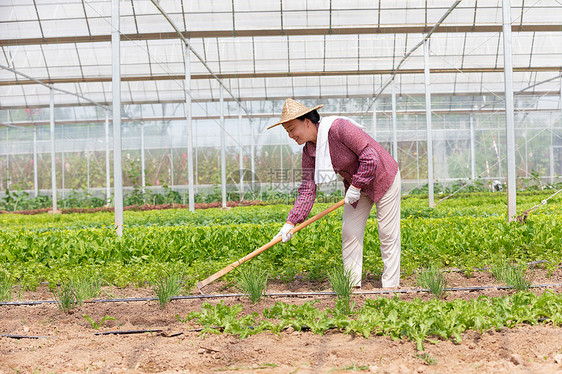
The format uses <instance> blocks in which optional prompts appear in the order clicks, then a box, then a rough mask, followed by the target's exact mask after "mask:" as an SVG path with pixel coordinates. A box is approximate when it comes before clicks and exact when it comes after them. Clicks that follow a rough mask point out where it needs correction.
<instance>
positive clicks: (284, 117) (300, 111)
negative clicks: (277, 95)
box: [267, 98, 324, 130]
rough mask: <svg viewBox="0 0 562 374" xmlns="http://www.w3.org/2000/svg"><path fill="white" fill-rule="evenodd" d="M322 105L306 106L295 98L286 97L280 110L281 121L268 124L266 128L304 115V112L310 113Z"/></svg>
mask: <svg viewBox="0 0 562 374" xmlns="http://www.w3.org/2000/svg"><path fill="white" fill-rule="evenodd" d="M323 106H324V105H318V106H315V107H314V108H307V107H306V106H304V105H302V104H301V103H299V102H298V101H296V100H293V99H291V98H288V99H287V100H285V104H284V105H283V111H282V112H281V121H279V122H277V123H276V124H275V125H271V126H269V127H268V128H267V129H268V130H269V129H270V128H272V127H275V126H277V125H280V124H282V123H285V122H289V121H292V120H294V119H295V118H299V117H300V116H304V115H305V114H306V113H310V112H312V111H313V110H316V109H319V108H322V107H323Z"/></svg>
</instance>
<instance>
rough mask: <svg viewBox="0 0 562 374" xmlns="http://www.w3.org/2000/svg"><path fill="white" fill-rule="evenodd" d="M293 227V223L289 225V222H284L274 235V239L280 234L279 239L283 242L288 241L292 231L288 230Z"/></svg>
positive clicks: (291, 236)
mask: <svg viewBox="0 0 562 374" xmlns="http://www.w3.org/2000/svg"><path fill="white" fill-rule="evenodd" d="M293 227H295V225H291V224H290V223H285V224H284V225H283V227H281V230H280V231H279V233H278V234H277V235H275V236H274V237H273V239H275V238H276V237H278V236H281V240H282V241H283V243H286V242H288V241H289V240H291V239H292V238H293V233H292V232H290V231H291V229H292V228H293Z"/></svg>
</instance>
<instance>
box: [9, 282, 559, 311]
mask: <svg viewBox="0 0 562 374" xmlns="http://www.w3.org/2000/svg"><path fill="white" fill-rule="evenodd" d="M556 287H562V283H553V284H536V285H531V286H530V288H556ZM494 289H496V290H510V289H514V287H512V286H481V287H476V286H475V287H451V288H446V289H445V291H450V292H457V291H484V290H494ZM418 292H429V290H428V289H426V288H416V289H405V290H394V289H390V290H378V291H354V292H353V294H354V295H383V294H394V293H418ZM335 295H336V293H335V292H331V291H326V292H275V293H266V294H264V296H269V297H301V296H302V297H307V296H335ZM245 296H246V295H245V294H243V293H233V294H213V295H187V296H173V297H171V300H200V299H222V298H230V297H245ZM156 300H158V298H156V297H133V298H126V299H94V300H86V301H84V302H83V303H84V304H92V303H119V302H125V303H128V302H134V301H156ZM39 304H56V301H55V300H38V301H11V302H10V301H8V302H0V306H28V305H39Z"/></svg>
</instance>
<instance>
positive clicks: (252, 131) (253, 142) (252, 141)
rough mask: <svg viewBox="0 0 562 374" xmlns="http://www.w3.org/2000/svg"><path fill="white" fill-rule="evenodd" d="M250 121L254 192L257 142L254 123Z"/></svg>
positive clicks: (254, 185)
mask: <svg viewBox="0 0 562 374" xmlns="http://www.w3.org/2000/svg"><path fill="white" fill-rule="evenodd" d="M249 120H250V164H251V167H252V191H254V192H255V188H256V156H255V153H256V150H255V148H256V140H255V138H254V123H253V122H252V120H251V119H249Z"/></svg>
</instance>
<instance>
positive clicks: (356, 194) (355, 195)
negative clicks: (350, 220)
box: [345, 185, 361, 205]
mask: <svg viewBox="0 0 562 374" xmlns="http://www.w3.org/2000/svg"><path fill="white" fill-rule="evenodd" d="M360 197H361V189H360V188H357V187H355V186H353V185H351V186H349V188H348V189H347V192H346V194H345V203H346V204H350V205H351V204H355V203H356V202H357V201H359V198H360Z"/></svg>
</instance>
